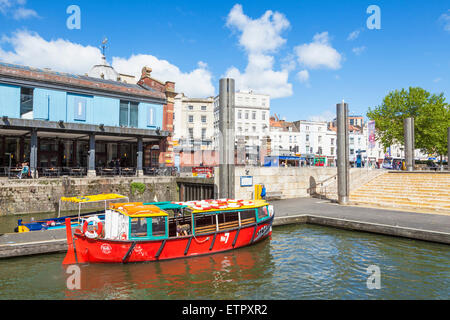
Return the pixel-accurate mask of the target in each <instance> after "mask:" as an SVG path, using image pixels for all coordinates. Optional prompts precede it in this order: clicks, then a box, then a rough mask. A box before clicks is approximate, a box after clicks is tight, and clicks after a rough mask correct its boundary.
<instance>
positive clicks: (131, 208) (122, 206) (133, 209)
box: [109, 202, 168, 218]
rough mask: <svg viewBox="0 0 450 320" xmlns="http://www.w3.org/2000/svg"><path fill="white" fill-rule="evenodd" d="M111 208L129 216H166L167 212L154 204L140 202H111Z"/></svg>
mask: <svg viewBox="0 0 450 320" xmlns="http://www.w3.org/2000/svg"><path fill="white" fill-rule="evenodd" d="M109 207H110V208H111V209H113V210H115V211H117V212H120V213H122V214H124V215H126V216H128V217H130V218H149V217H167V216H168V214H167V212H165V211H163V210H161V209H160V208H159V207H157V206H155V205H144V204H143V203H142V202H129V203H112V204H110V206H109Z"/></svg>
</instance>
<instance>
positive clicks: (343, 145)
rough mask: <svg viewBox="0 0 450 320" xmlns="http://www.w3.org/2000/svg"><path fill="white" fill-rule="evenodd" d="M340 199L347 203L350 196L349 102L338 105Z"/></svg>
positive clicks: (340, 201) (340, 202) (342, 202)
mask: <svg viewBox="0 0 450 320" xmlns="http://www.w3.org/2000/svg"><path fill="white" fill-rule="evenodd" d="M336 114H337V117H336V125H337V166H338V168H337V173H338V201H339V204H347V203H348V196H349V190H350V186H349V168H348V165H349V150H348V104H346V103H344V101H342V103H340V104H338V105H336Z"/></svg>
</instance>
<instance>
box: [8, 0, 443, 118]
mask: <svg viewBox="0 0 450 320" xmlns="http://www.w3.org/2000/svg"><path fill="white" fill-rule="evenodd" d="M72 4H76V5H78V6H79V7H80V9H81V29H80V30H69V29H68V28H67V27H66V20H67V19H68V17H69V14H67V13H66V9H67V7H68V6H69V5H72ZM370 5H377V6H379V8H380V10H381V29H380V30H376V29H375V30H370V29H368V28H367V25H366V21H367V19H368V18H369V17H370V14H368V13H366V10H367V8H368V7H369V6H370ZM268 10H270V11H268ZM449 10H450V3H449V2H448V1H393V0H391V1H317V0H316V1H312V0H311V1H299V0H298V1H283V0H280V1H276V2H275V1H225V0H223V1H212V0H211V1H194V0H192V1H176V0H173V1H170V2H168V1H117V0H109V1H98V0H97V1H83V0H78V1H75V2H74V1H64V0H59V1H50V0H49V1H46V0H40V1H38V0H28V1H26V0H0V39H1V40H0V60H3V61H7V62H11V63H18V64H25V65H31V66H35V67H41V68H43V67H50V68H52V69H54V70H59V71H66V72H73V73H85V72H88V71H89V68H90V66H91V65H92V64H93V63H95V61H98V59H99V54H100V50H99V49H98V46H99V44H100V42H101V40H102V39H103V37H107V38H108V39H109V48H108V50H107V58H108V61H109V62H110V63H112V64H113V66H114V67H115V68H116V69H118V70H119V71H120V72H123V73H131V74H139V72H140V69H141V68H142V67H143V66H144V64H148V65H149V66H150V67H152V68H153V75H154V76H155V77H156V78H159V79H161V80H174V81H176V82H177V90H178V91H183V92H185V93H186V94H189V95H195V96H207V95H212V94H218V83H219V79H220V78H222V77H224V76H233V77H236V82H237V84H238V87H241V88H242V89H248V88H251V89H253V90H255V91H257V92H258V91H259V92H262V93H270V94H271V95H272V96H273V99H272V106H271V111H272V113H278V114H280V115H281V117H285V118H286V119H287V120H299V119H315V120H329V119H330V118H332V117H333V116H334V113H335V109H336V107H335V105H336V103H338V102H340V101H341V100H342V99H345V100H346V101H347V102H348V103H349V105H350V111H351V113H353V114H362V115H365V114H366V112H367V109H368V107H374V106H376V105H379V104H380V103H381V101H382V99H383V97H384V96H385V95H386V94H387V93H388V92H389V91H391V90H395V89H402V88H408V87H409V86H420V87H423V88H424V89H426V90H428V91H429V92H431V93H441V92H443V93H444V94H445V96H446V97H447V98H448V95H449V94H450V92H449V89H448V88H449V87H450V54H449V52H450V11H449ZM264 17H265V18H264ZM352 33H353V35H354V37H353V38H352V37H349V36H350V34H352ZM356 35H357V37H356ZM267 91H270V92H267ZM447 100H448V99H447Z"/></svg>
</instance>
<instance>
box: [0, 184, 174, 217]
mask: <svg viewBox="0 0 450 320" xmlns="http://www.w3.org/2000/svg"><path fill="white" fill-rule="evenodd" d="M100 193H117V194H121V195H124V196H127V197H129V199H130V201H131V202H154V201H155V200H157V201H177V200H178V197H179V196H178V186H177V181H176V178H175V177H114V178H69V177H62V178H58V179H37V180H8V179H0V216H4V215H14V214H26V213H47V212H58V206H59V199H60V198H61V197H75V196H82V195H94V194H100ZM103 205H104V204H102V203H97V204H90V205H83V206H82V209H85V208H86V209H93V208H99V209H101V208H102V206H103ZM67 210H78V205H76V204H75V205H74V204H69V203H66V204H64V206H63V207H62V211H67Z"/></svg>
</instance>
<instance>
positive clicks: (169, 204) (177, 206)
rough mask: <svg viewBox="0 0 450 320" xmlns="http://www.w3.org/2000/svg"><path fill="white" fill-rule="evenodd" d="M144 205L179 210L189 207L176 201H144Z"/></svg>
mask: <svg viewBox="0 0 450 320" xmlns="http://www.w3.org/2000/svg"><path fill="white" fill-rule="evenodd" d="M144 205H154V206H157V207H158V208H160V209H161V210H178V209H184V208H187V205H180V204H176V203H174V202H170V201H167V202H151V203H144Z"/></svg>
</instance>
